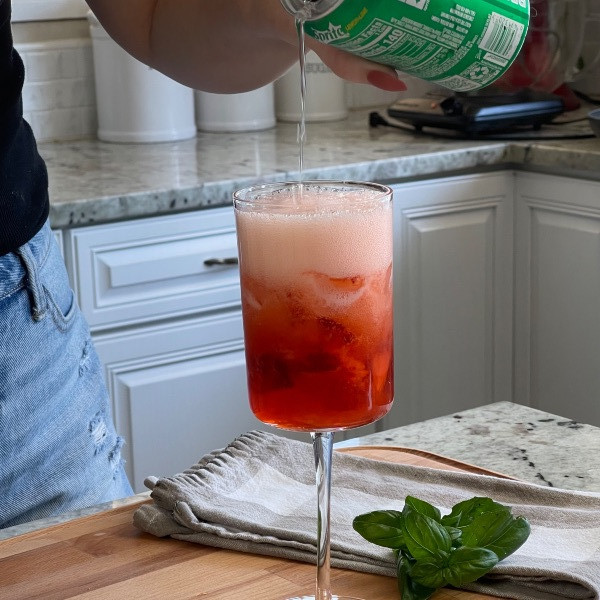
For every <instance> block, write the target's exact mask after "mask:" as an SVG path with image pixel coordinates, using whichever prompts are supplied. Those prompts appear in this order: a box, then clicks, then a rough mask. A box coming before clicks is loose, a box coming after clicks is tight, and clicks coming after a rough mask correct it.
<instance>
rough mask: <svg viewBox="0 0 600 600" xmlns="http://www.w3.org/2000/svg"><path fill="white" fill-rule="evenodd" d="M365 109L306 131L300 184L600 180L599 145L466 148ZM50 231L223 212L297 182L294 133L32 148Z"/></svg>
mask: <svg viewBox="0 0 600 600" xmlns="http://www.w3.org/2000/svg"><path fill="white" fill-rule="evenodd" d="M368 114H369V111H368V110H358V111H351V112H350V114H349V116H348V118H347V119H344V120H342V121H335V122H329V123H309V124H308V126H307V143H306V147H305V163H304V176H305V177H306V178H311V177H312V178H319V179H323V178H331V179H355V180H363V181H364V180H368V181H382V182H399V181H404V180H407V179H411V178H414V177H427V176H440V175H444V174H447V175H449V174H453V173H456V172H461V171H462V172H464V171H475V170H489V169H493V168H502V167H510V168H515V167H516V168H526V169H530V170H542V171H549V172H554V173H557V172H559V171H560V172H565V171H569V172H572V173H573V174H576V175H577V176H582V177H590V178H598V177H600V139H595V138H594V139H578V140H549V139H545V140H538V141H527V142H514V141H491V140H485V141H473V140H457V139H444V138H434V137H428V136H426V135H422V134H418V133H416V132H413V131H399V130H397V129H392V128H386V127H384V128H372V127H369V123H368ZM39 147H40V153H41V154H42V156H43V157H44V159H45V161H46V164H47V167H48V175H49V180H50V198H51V208H50V219H51V223H52V225H53V227H55V228H64V227H71V226H80V225H90V224H95V223H101V222H110V221H118V220H123V219H130V218H136V217H144V216H154V215H161V214H168V213H172V212H180V211H182V210H191V209H200V208H210V207H214V206H223V205H227V204H229V203H230V202H231V193H232V191H233V190H235V189H237V188H240V187H243V186H245V185H249V184H252V183H256V182H259V181H272V180H288V179H297V178H298V170H299V164H298V163H299V161H298V144H297V126H296V124H293V123H278V124H277V126H276V127H275V128H273V129H269V130H266V131H258V132H252V133H199V134H198V135H197V137H196V138H194V139H192V140H187V141H184V142H173V143H162V144H114V143H105V142H99V141H96V140H83V141H78V142H62V143H54V144H50V143H47V144H40V146H39Z"/></svg>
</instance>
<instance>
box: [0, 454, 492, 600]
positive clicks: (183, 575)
mask: <svg viewBox="0 0 600 600" xmlns="http://www.w3.org/2000/svg"><path fill="white" fill-rule="evenodd" d="M344 451H350V452H353V453H357V454H361V455H365V456H369V457H370V458H379V459H381V460H393V461H396V462H409V463H411V464H422V465H428V466H436V467H438V468H447V469H454V470H468V471H471V472H479V473H482V474H485V473H488V474H489V472H486V471H483V470H481V469H478V468H477V467H473V466H471V465H465V464H464V463H458V462H457V461H451V460H447V459H444V458H443V457H437V456H435V455H431V454H428V453H424V452H419V451H412V450H401V449H394V448H389V447H387V448H383V447H380V448H377V447H369V448H366V447H365V448H362V449H355V448H348V449H345V450H344ZM144 501H147V500H142V501H140V502H139V503H136V504H131V505H127V506H123V507H120V508H115V509H112V510H109V511H107V512H103V513H99V514H95V515H91V516H88V517H82V518H79V519H75V520H73V521H69V522H66V523H62V524H59V525H55V526H52V527H48V528H46V529H42V530H39V531H35V532H31V533H27V534H24V535H20V536H17V537H14V538H9V539H7V540H3V541H0V598H1V599H2V600H36V599H39V600H65V599H67V598H72V599H77V600H134V599H138V598H139V599H143V600H151V599H157V600H158V599H160V600H164V599H165V598H167V599H169V600H191V599H199V598H207V599H210V600H283V599H284V598H288V597H294V596H303V595H308V594H312V593H314V579H315V572H316V567H315V566H314V565H309V564H304V563H298V562H294V561H291V560H284V559H279V558H270V557H265V556H258V555H251V554H242V553H239V552H233V551H229V550H221V549H218V548H211V547H207V546H201V545H199V544H193V543H190V542H183V541H179V540H174V539H170V538H164V539H161V538H156V537H154V536H152V535H149V534H146V533H142V532H141V531H139V530H138V529H136V528H135V527H134V526H133V523H132V516H133V512H134V511H135V510H136V509H137V508H138V506H140V504H141V503H143V502H144ZM332 589H333V591H334V593H336V594H338V595H350V596H358V597H361V598H365V599H366V600H394V599H399V598H400V594H399V592H398V588H397V585H396V579H395V578H392V577H383V576H378V575H368V574H365V573H357V572H353V571H345V570H341V569H333V571H332ZM491 598H492V596H484V595H481V594H474V593H469V592H463V591H459V590H450V589H443V590H440V591H439V592H437V594H436V595H435V596H434V597H433V599H434V600H484V599H491Z"/></svg>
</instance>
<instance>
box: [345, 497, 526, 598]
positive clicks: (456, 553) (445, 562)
mask: <svg viewBox="0 0 600 600" xmlns="http://www.w3.org/2000/svg"><path fill="white" fill-rule="evenodd" d="M352 526H353V527H354V529H355V530H356V531H357V532H358V533H359V534H360V535H361V536H362V537H364V538H365V539H366V540H368V541H369V542H372V543H373V544H377V545H378V546H384V547H385V548H391V549H392V550H394V554H395V556H396V565H397V573H398V586H399V588H400V593H401V595H402V600H427V599H428V598H430V597H431V596H432V595H433V594H434V593H435V592H436V591H437V590H438V589H439V588H441V587H444V586H446V585H451V586H454V587H460V586H461V585H463V584H465V583H470V582H471V581H475V580H476V579H479V578H480V577H481V576H482V575H485V574H486V573H487V572H488V571H489V570H490V569H491V568H492V567H494V566H495V565H496V564H497V563H498V562H499V561H501V560H502V559H503V558H506V557H507V556H508V555H509V554H512V553H513V552H514V551H515V550H517V548H519V547H520V546H521V545H522V544H523V543H524V542H525V540H526V539H527V538H528V537H529V532H530V527H529V523H528V522H527V520H526V519H525V518H523V517H513V515H512V512H511V509H510V508H509V507H508V506H503V505H502V504H498V503H497V502H494V501H493V500H491V499H490V498H478V497H476V498H471V499H470V500H465V501H464V502H459V503H458V504H456V505H455V506H454V507H453V508H452V511H451V512H450V513H449V514H447V515H443V516H442V514H441V513H440V511H439V510H438V509H437V508H436V507H435V506H432V505H431V504H429V503H428V502H425V501H424V500H419V499H418V498H414V497H412V496H407V498H406V501H405V504H404V508H403V510H402V512H399V511H397V510H377V511H374V512H370V513H366V514H364V515H359V516H358V517H356V518H355V519H354V521H353V523H352Z"/></svg>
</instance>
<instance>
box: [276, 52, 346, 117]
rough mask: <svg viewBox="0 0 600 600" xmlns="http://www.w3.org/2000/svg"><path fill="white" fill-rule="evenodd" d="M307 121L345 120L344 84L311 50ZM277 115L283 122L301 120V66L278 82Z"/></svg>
mask: <svg viewBox="0 0 600 600" xmlns="http://www.w3.org/2000/svg"><path fill="white" fill-rule="evenodd" d="M305 68H306V99H305V101H306V106H305V110H306V112H305V118H306V121H307V122H310V121H338V120H340V119H344V118H346V116H347V115H348V109H347V107H346V88H345V84H344V80H343V79H341V78H340V77H338V76H337V75H336V74H335V73H333V72H332V71H331V69H329V67H327V66H326V65H325V64H323V62H322V61H321V59H320V58H319V57H318V56H317V55H316V54H315V52H313V51H312V50H311V51H310V52H308V53H307V54H306V62H305ZM275 112H276V115H277V118H278V119H279V120H280V121H291V122H297V121H299V120H300V65H299V64H296V65H294V66H293V67H292V68H291V69H290V70H289V71H287V73H285V75H282V76H281V77H280V78H279V79H278V80H277V81H276V82H275Z"/></svg>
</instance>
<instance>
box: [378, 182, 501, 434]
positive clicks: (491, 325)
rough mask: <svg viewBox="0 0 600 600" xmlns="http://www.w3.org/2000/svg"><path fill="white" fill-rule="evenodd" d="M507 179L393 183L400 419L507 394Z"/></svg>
mask: <svg viewBox="0 0 600 600" xmlns="http://www.w3.org/2000/svg"><path fill="white" fill-rule="evenodd" d="M511 196H512V177H511V175H510V174H506V173H501V174H493V175H479V176H470V177H460V178H454V179H445V180H440V181H435V182H420V183H413V184H404V185H400V186H397V187H396V188H395V204H394V208H395V223H396V231H395V238H394V244H395V248H394V261H395V262H394V283H395V288H394V294H395V299H394V306H395V348H396V353H395V361H396V372H395V379H396V383H395V387H396V392H395V406H394V408H393V409H392V414H391V415H390V417H389V418H388V422H387V423H388V424H389V425H390V426H391V425H394V426H396V425H400V424H403V423H408V422H414V421H418V420H422V419H427V418H432V417H437V416H441V415H443V414H448V413H451V412H455V411H459V410H464V409H467V408H472V407H475V406H480V405H483V404H487V403H489V402H496V401H500V400H510V399H511V352H512V348H511V337H512V332H511V319H512V261H511V255H512V219H511V217H512V210H511V209H512V202H511Z"/></svg>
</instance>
